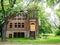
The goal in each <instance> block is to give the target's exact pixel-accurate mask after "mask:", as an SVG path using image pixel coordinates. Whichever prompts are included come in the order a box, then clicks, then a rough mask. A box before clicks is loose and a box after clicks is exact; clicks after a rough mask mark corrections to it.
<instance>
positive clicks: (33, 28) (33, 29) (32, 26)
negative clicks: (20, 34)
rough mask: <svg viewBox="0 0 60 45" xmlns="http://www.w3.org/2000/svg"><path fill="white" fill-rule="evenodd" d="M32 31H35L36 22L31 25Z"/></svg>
mask: <svg viewBox="0 0 60 45" xmlns="http://www.w3.org/2000/svg"><path fill="white" fill-rule="evenodd" d="M30 31H35V24H34V23H32V24H31V25H30Z"/></svg>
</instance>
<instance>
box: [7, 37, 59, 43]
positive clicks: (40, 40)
mask: <svg viewBox="0 0 60 45" xmlns="http://www.w3.org/2000/svg"><path fill="white" fill-rule="evenodd" d="M7 40H8V41H10V42H14V41H15V42H19V43H24V44H26V43H27V44H46V43H47V44H50V43H60V36H49V37H48V38H47V39H43V38H37V39H35V40H31V39H27V38H9V39H7Z"/></svg>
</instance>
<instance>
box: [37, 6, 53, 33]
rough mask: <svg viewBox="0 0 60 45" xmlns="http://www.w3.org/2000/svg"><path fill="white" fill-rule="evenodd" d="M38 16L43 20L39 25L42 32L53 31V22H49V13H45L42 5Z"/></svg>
mask: <svg viewBox="0 0 60 45" xmlns="http://www.w3.org/2000/svg"><path fill="white" fill-rule="evenodd" d="M38 17H39V19H40V22H41V25H40V27H39V30H40V33H51V32H52V29H51V23H50V22H49V18H48V14H47V13H45V11H44V8H43V7H40V9H39V11H38Z"/></svg>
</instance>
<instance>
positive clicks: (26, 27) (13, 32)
mask: <svg viewBox="0 0 60 45" xmlns="http://www.w3.org/2000/svg"><path fill="white" fill-rule="evenodd" d="M8 21H9V22H8V24H7V33H6V37H8V38H24V37H25V38H30V37H37V35H38V19H37V18H31V17H29V15H21V14H18V15H16V16H15V17H13V18H11V19H9V20H8Z"/></svg>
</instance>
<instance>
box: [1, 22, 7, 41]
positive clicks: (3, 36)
mask: <svg viewBox="0 0 60 45" xmlns="http://www.w3.org/2000/svg"><path fill="white" fill-rule="evenodd" d="M6 30H7V24H6V22H5V23H4V25H3V27H2V41H6Z"/></svg>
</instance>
